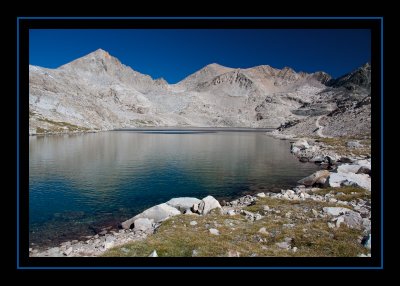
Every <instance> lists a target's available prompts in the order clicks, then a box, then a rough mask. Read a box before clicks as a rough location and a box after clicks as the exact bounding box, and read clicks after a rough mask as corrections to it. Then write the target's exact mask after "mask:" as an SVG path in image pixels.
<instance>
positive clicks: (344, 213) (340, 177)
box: [29, 134, 371, 257]
mask: <svg viewBox="0 0 400 286" xmlns="http://www.w3.org/2000/svg"><path fill="white" fill-rule="evenodd" d="M273 135H275V137H277V136H276V134H273ZM278 136H279V135H278ZM281 139H293V137H291V138H288V137H287V136H285V138H281ZM352 144H353V143H351V144H350V145H352ZM353 145H357V144H355V143H354V144H353ZM291 152H292V153H293V154H294V155H295V156H296V157H298V158H299V160H300V161H302V162H314V163H316V164H319V165H320V166H321V168H323V170H320V171H317V172H315V173H313V174H311V175H310V176H308V177H306V178H304V179H302V180H300V181H299V182H298V185H297V186H296V187H294V188H292V189H288V190H281V192H280V193H262V192H261V193H258V194H256V195H254V196H252V195H246V196H243V197H240V198H238V199H235V200H233V201H231V202H225V201H224V202H223V203H222V204H223V205H222V206H221V204H220V203H219V202H218V201H217V200H216V199H215V198H213V197H212V196H207V197H205V198H203V199H201V200H200V199H197V198H186V197H185V198H173V199H171V200H169V201H168V202H166V203H163V204H159V205H156V206H153V207H151V208H149V209H147V210H145V211H144V212H142V213H140V214H138V215H136V216H134V217H132V218H131V219H129V220H127V221H124V222H122V223H121V226H120V228H121V229H118V230H116V229H109V230H104V231H102V232H100V233H99V234H96V235H93V236H87V237H86V238H87V239H86V240H83V241H82V240H81V241H78V240H72V241H67V242H63V243H61V244H60V245H59V246H58V247H51V248H47V249H45V250H40V249H36V248H30V249H29V255H30V256H32V257H76V256H82V257H93V256H101V255H104V254H106V253H107V252H108V251H109V250H110V249H112V248H120V249H121V251H122V253H123V252H124V251H125V252H127V251H128V250H126V249H127V248H125V247H123V246H124V245H126V244H130V243H133V242H139V241H145V240H146V239H147V238H148V237H149V236H151V235H153V234H155V233H157V231H158V229H159V228H160V226H162V225H163V223H164V222H166V221H168V220H170V219H171V217H176V216H178V217H179V216H181V215H183V216H190V217H193V221H190V225H192V226H195V225H197V222H196V217H202V218H204V219H206V220H207V216H209V214H210V213H212V214H215V213H217V214H218V215H219V216H222V217H226V218H229V217H237V216H239V217H241V216H243V217H244V218H246V221H248V222H249V223H252V222H255V221H261V220H262V219H265V218H268V217H271V216H273V217H274V218H275V220H276V217H278V218H279V217H281V215H279V211H278V210H276V209H275V210H274V209H273V208H270V207H269V206H268V205H262V208H261V209H260V210H259V211H250V210H249V209H251V208H252V206H253V205H256V204H257V205H258V204H260V203H263V202H264V201H265V200H267V199H268V200H270V199H273V200H280V202H282V203H283V202H285V203H286V202H289V203H290V202H296V203H297V202H299V203H300V204H301V202H307V203H309V202H316V203H319V204H321V206H322V207H319V209H308V208H306V207H304V209H303V210H302V212H303V211H304V212H311V214H312V218H307V221H313V220H323V221H324V222H326V223H327V227H328V228H329V229H333V230H334V229H338V228H340V227H341V225H345V226H347V227H348V228H350V229H356V230H360V231H361V232H362V236H359V237H358V240H359V241H358V242H357V243H359V244H362V245H363V246H364V247H365V249H366V250H367V252H368V253H367V254H364V253H360V254H359V256H370V248H371V220H370V219H371V200H370V197H365V196H363V197H360V196H357V194H358V193H357V191H358V189H354V190H355V191H354V192H350V193H343V192H341V190H342V188H346V187H350V188H351V187H354V188H359V189H363V190H365V191H366V192H367V193H369V192H370V191H371V177H370V175H371V158H368V156H353V157H343V156H339V155H338V154H336V153H335V152H332V151H327V150H326V149H325V148H323V144H319V142H315V141H313V140H310V139H308V140H306V139H299V140H296V141H293V142H292V144H291ZM334 190H337V191H334ZM351 190H352V189H351ZM353 197H354V199H353ZM324 205H326V206H325V207H324ZM257 210H258V209H257ZM291 213H292V212H287V213H286V214H283V215H284V217H285V219H286V220H288V219H289V220H290V217H291ZM294 217H296V215H294ZM299 218H301V215H299ZM207 225H208V226H207V227H208V231H209V234H210V235H219V234H220V233H219V230H218V227H212V226H210V224H207ZM294 225H295V224H294V223H283V224H282V226H281V227H283V228H286V227H293V226H294ZM259 233H264V234H266V233H268V229H266V228H265V227H264V228H260V230H259ZM295 239H296V238H294V237H287V238H285V239H284V240H283V241H280V242H276V243H275V246H276V247H277V248H278V249H281V250H285V251H291V252H296V251H297V249H298V247H296V246H293V243H291V242H292V241H294V240H295ZM124 249H125V250H124ZM148 256H151V257H156V256H158V254H157V249H154V251H152V252H151V253H148ZM228 256H230V255H228Z"/></svg>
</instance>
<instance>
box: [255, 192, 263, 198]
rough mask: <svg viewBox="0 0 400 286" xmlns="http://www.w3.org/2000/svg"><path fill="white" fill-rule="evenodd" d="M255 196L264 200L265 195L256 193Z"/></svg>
mask: <svg viewBox="0 0 400 286" xmlns="http://www.w3.org/2000/svg"><path fill="white" fill-rule="evenodd" d="M256 196H257V197H259V198H265V193H258V194H257V195H256Z"/></svg>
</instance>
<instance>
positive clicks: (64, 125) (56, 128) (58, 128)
mask: <svg viewBox="0 0 400 286" xmlns="http://www.w3.org/2000/svg"><path fill="white" fill-rule="evenodd" d="M38 120H39V121H42V122H46V123H48V124H51V125H52V127H51V129H50V130H48V131H49V132H62V131H87V130H89V128H86V127H82V126H77V125H74V124H71V123H68V122H62V121H53V120H50V119H47V118H38Z"/></svg>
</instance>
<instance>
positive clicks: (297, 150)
mask: <svg viewBox="0 0 400 286" xmlns="http://www.w3.org/2000/svg"><path fill="white" fill-rule="evenodd" d="M300 151H301V150H300V148H298V147H293V148H292V149H291V152H292V153H293V154H297V153H299V152H300Z"/></svg>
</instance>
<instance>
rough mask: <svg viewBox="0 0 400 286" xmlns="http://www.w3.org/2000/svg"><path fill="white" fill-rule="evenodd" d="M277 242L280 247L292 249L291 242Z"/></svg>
mask: <svg viewBox="0 0 400 286" xmlns="http://www.w3.org/2000/svg"><path fill="white" fill-rule="evenodd" d="M275 244H276V246H278V247H279V248H282V249H286V250H288V249H290V244H289V243H288V242H287V241H282V242H277V243H275Z"/></svg>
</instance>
